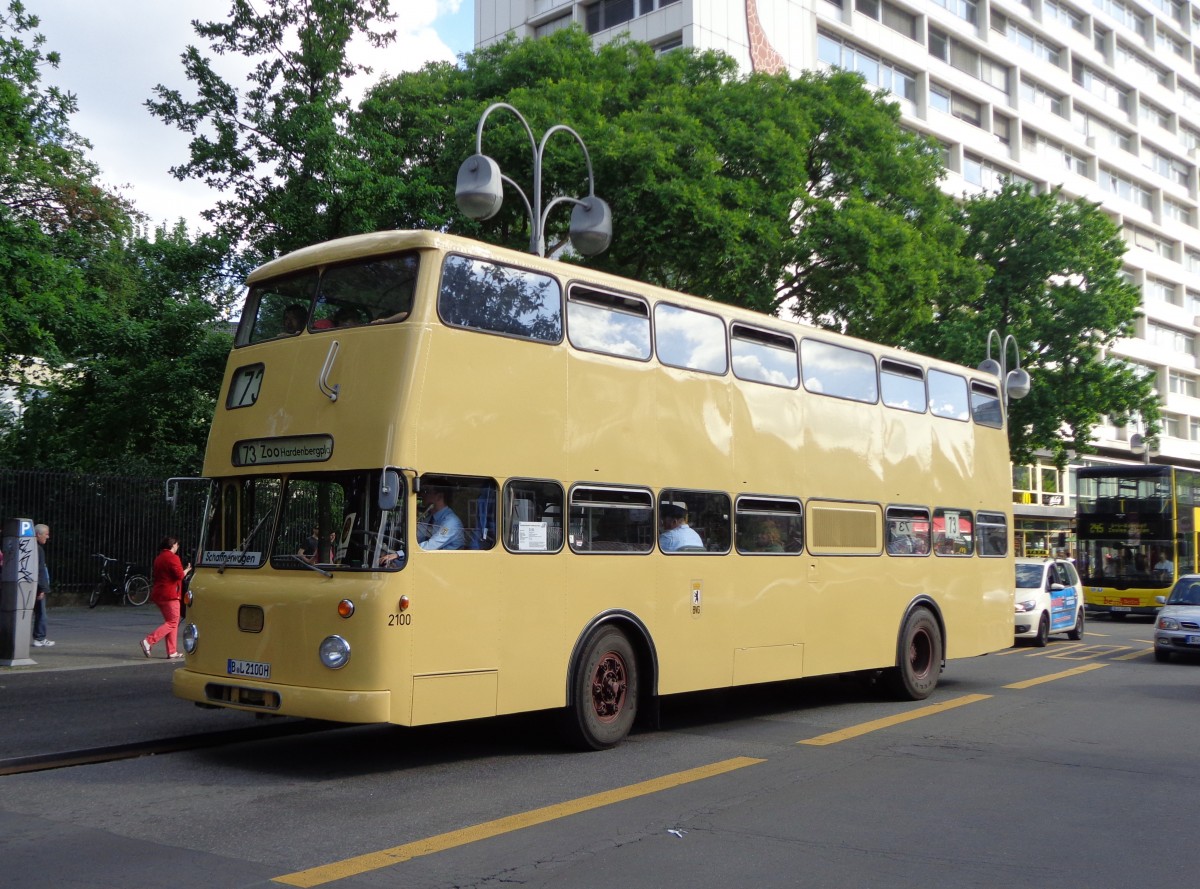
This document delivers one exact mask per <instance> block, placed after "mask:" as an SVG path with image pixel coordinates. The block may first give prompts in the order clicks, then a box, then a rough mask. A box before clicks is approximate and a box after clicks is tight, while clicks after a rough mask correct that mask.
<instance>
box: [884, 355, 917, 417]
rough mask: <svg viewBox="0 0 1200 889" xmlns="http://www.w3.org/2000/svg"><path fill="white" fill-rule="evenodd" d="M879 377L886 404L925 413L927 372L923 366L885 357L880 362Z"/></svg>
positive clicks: (899, 408) (903, 409)
mask: <svg viewBox="0 0 1200 889" xmlns="http://www.w3.org/2000/svg"><path fill="white" fill-rule="evenodd" d="M879 377H880V380H881V382H882V387H883V403H884V404H886V405H887V406H888V407H894V408H896V409H898V410H902V411H912V412H913V413H917V414H923V413H925V408H926V405H927V403H928V399H927V398H926V397H925V374H924V372H922V370H921V368H919V367H917V366H916V365H913V364H903V363H901V362H899V361H893V360H892V359H890V358H884V359H881V360H880V362H879Z"/></svg>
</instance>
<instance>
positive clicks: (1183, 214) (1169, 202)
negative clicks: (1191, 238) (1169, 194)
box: [1162, 198, 1196, 226]
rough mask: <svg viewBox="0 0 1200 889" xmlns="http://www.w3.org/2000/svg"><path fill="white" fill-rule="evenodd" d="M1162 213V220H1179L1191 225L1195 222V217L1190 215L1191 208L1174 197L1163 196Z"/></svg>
mask: <svg viewBox="0 0 1200 889" xmlns="http://www.w3.org/2000/svg"><path fill="white" fill-rule="evenodd" d="M1162 213H1163V220H1164V222H1165V221H1172V222H1179V223H1182V224H1183V225H1191V226H1194V225H1195V224H1196V223H1195V218H1194V217H1193V215H1192V208H1191V207H1189V206H1188V205H1187V204H1184V203H1182V202H1181V201H1177V200H1175V199H1174V198H1163V211H1162Z"/></svg>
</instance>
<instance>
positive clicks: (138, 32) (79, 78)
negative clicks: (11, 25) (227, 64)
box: [25, 0, 475, 230]
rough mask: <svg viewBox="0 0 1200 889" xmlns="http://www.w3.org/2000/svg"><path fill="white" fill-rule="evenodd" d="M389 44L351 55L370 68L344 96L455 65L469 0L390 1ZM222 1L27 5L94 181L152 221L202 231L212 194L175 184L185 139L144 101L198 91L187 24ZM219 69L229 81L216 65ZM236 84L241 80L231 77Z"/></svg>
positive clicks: (469, 21) (208, 16)
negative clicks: (158, 93) (187, 68)
mask: <svg viewBox="0 0 1200 889" xmlns="http://www.w3.org/2000/svg"><path fill="white" fill-rule="evenodd" d="M391 5H392V10H393V11H394V12H396V13H397V17H396V21H395V22H394V23H393V24H392V25H391V27H392V28H394V29H395V30H396V40H395V42H394V43H392V44H391V45H390V46H389V47H388V48H387V49H386V50H384V51H382V52H380V51H378V50H374V49H372V48H370V47H368V46H365V45H364V46H362V47H361V48H360V49H359V50H357V52H356V53H355V58H356V60H358V61H361V62H362V63H363V64H367V65H370V66H371V67H372V68H373V69H374V71H373V73H372V74H371V75H369V76H368V77H366V78H362V79H359V82H357V83H351V84H348V92H349V93H350V94H351V95H352V96H354V98H356V99H357V98H358V97H359V96H360V95H361V94H362V92H363V90H365V89H366V88H367V87H369V86H370V85H372V84H373V83H375V82H376V81H377V80H379V78H380V77H381V76H382V75H383V74H385V73H386V74H399V73H400V72H402V71H411V70H415V69H417V68H420V67H421V66H422V65H424V64H425V63H426V62H430V61H454V60H455V58H456V57H457V56H458V55H459V54H461V53H465V52H469V51H470V50H471V48H472V47H473V45H474V27H475V20H474V3H473V0H392V3H391ZM229 6H230V4H229V0H108V2H103V3H98V2H96V0H25V8H26V11H27V12H29V13H31V14H33V15H36V16H38V18H40V19H41V24H40V25H39V27H38V28H37V31H38V32H39V33H41V34H43V35H44V36H45V38H46V44H45V46H44V48H43V49H44V51H46V52H57V53H59V55H60V56H61V57H62V58H61V62H60V63H59V66H58V68H51V67H47V68H45V69H44V70H43V72H42V82H43V84H44V85H51V84H53V85H55V86H59V87H61V88H63V89H65V90H67V91H68V92H71V93H73V94H74V95H75V97H76V100H77V103H78V111H77V112H76V114H75V115H74V116H73V117H72V122H71V126H72V129H73V130H74V131H75V132H76V133H78V134H79V135H81V136H83V137H84V138H86V139H87V140H88V141H89V142H91V143H92V152H91V160H92V161H93V162H94V163H95V164H96V165H97V166H98V167H99V168H100V171H101V177H100V178H101V182H102V183H103V184H104V185H106V186H107V187H109V188H110V189H112V190H114V191H118V192H119V193H121V194H122V195H124V196H125V197H126V198H127V199H128V200H130V201H131V202H132V203H133V204H134V206H136V207H137V209H139V210H140V211H141V212H143V213H145V214H146V215H147V216H148V217H149V220H150V223H151V224H152V225H157V224H159V223H163V222H165V223H167V224H174V223H175V221H176V220H178V219H179V218H180V217H183V218H184V219H186V220H187V222H188V225H189V227H190V228H191V229H193V230H195V229H196V228H197V227H199V226H201V225H202V224H203V223H202V220H201V219H200V211H201V210H204V209H207V208H208V207H210V206H212V205H213V204H214V203H215V202H216V199H215V194H214V192H212V191H210V190H209V189H208V188H207V187H206V186H205V185H203V183H200V182H196V181H194V180H186V181H183V182H180V181H179V180H177V179H175V178H174V177H173V176H172V175H171V174H170V172H169V170H170V168H171V167H172V166H176V165H181V164H183V163H186V161H187V159H188V147H187V146H188V137H187V135H186V134H184V133H182V132H180V131H179V130H177V129H175V128H174V127H173V126H169V125H167V124H165V123H163V122H162V121H161V120H159V119H158V118H156V117H154V116H152V115H151V114H150V112H149V111H148V110H147V109H146V107H145V104H144V103H145V101H146V100H147V99H150V98H152V97H153V89H154V87H155V86H156V85H157V84H160V83H161V84H163V85H165V86H168V87H171V88H174V89H178V90H179V91H180V92H181V93H182V95H183V96H184V98H187V99H190V98H194V96H195V92H194V90H192V89H191V85H190V84H189V83H188V81H187V79H186V78H185V77H184V74H183V63H182V61H181V60H180V56H181V54H182V53H183V51H184V49H185V47H187V46H188V45H189V44H190V45H194V46H196V47H197V48H198V49H200V50H201V52H202V54H203V55H205V56H208V57H213V56H214V53H212V52H211V51H209V49H208V43H207V42H206V41H204V40H202V39H201V38H199V37H198V36H197V35H196V33H195V31H193V30H192V26H191V22H192V21H193V20H200V21H206V22H207V21H214V20H218V19H222V18H224V17H225V16H226V14H227V13H228V11H229ZM217 61H218V64H217V65H216V67H217V70H218V71H220V72H221V73H222V74H224V75H225V76H227V77H229V79H230V80H233V79H234V78H233V77H232V71H233V70H235V69H226V68H224V67H223V66H222V65H221V64H220V63H221V62H223V61H224V60H223V59H218V60H217ZM237 82H238V83H239V85H240V84H241V83H242V81H240V80H239V81H237Z"/></svg>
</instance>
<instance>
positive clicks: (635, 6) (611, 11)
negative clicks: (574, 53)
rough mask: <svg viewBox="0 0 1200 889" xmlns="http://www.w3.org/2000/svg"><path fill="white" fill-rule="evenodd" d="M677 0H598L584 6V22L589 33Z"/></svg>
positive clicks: (613, 25) (615, 24)
mask: <svg viewBox="0 0 1200 889" xmlns="http://www.w3.org/2000/svg"><path fill="white" fill-rule="evenodd" d="M678 2H679V0H599V2H597V3H593V4H592V5H591V6H588V7H586V12H585V19H584V23H585V25H586V27H587V32H588V33H589V34H595V33H596V32H598V31H605V30H607V29H608V28H615V27H616V26H617V25H621V24H624V23H625V22H627V21H629V20H630V19H633V18H636V17H637V16H639V15H646V14H647V13H651V12H654V10H656V9H660V8H662V7H664V6H670V5H671V4H672V3H678Z"/></svg>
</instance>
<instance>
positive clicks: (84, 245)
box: [0, 0, 131, 371]
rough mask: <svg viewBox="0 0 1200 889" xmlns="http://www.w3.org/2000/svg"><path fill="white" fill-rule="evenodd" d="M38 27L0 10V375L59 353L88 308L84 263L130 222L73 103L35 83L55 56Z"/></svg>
mask: <svg viewBox="0 0 1200 889" xmlns="http://www.w3.org/2000/svg"><path fill="white" fill-rule="evenodd" d="M37 27H38V19H37V17H36V16H33V15H30V14H28V13H27V12H26V11H25V8H24V6H23V5H22V4H21V3H20V2H18V0H13V2H9V3H8V6H7V9H5V10H4V11H0V276H2V277H3V278H4V281H5V290H4V293H3V295H0V371H3V370H5V369H10V368H11V365H12V363H13V362H15V361H20V360H22V359H28V357H29V356H34V355H45V356H49V357H57V356H59V355H60V354H61V353H62V348H63V346H64V344H65V343H68V342H69V339H70V331H71V328H72V327H73V326H75V325H77V324H78V323H79V322H80V321H81V320H83V319H86V318H88V317H90V316H91V314H92V313H93V308H94V306H95V303H96V296H97V294H96V292H95V290H94V282H93V281H91V280H89V275H88V270H89V267H90V266H89V258H90V256H91V255H92V254H93V253H94V252H95V251H97V250H102V249H104V246H105V244H107V243H108V242H109V241H111V240H112V239H113V238H118V237H122V236H124V235H125V234H127V233H128V232H129V230H130V225H131V220H130V216H129V209H130V208H129V207H128V206H127V205H126V204H125V203H124V202H123V201H122V200H121V199H119V198H118V197H116V196H115V195H113V194H111V193H109V192H107V191H106V190H105V189H103V188H101V187H100V186H99V185H98V184H97V183H96V177H97V176H98V171H97V169H96V167H95V166H94V165H93V164H92V163H91V162H90V161H89V160H88V159H87V157H86V151H87V150H88V149H89V148H90V145H89V144H88V142H87V141H86V140H85V139H84V138H83V137H82V136H80V135H78V134H77V133H75V132H74V131H73V130H72V129H71V126H70V116H71V115H72V114H73V113H74V112H75V107H76V106H75V98H74V96H72V95H70V94H68V93H64V92H62V91H61V90H59V89H58V88H56V87H48V88H47V87H44V86H43V85H42V82H41V73H42V69H43V68H44V67H46V66H50V67H55V66H57V65H58V61H59V58H58V54H57V53H53V52H47V51H46V49H45V38H44V37H43V36H42V35H41V34H38V33H36V31H35V30H34V29H36V28H37Z"/></svg>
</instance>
